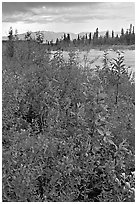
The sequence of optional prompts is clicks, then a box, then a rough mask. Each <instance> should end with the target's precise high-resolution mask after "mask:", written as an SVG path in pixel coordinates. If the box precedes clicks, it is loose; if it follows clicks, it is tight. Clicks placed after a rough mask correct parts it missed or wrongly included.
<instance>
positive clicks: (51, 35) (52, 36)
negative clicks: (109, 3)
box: [2, 31, 120, 42]
mask: <svg viewBox="0 0 137 204" xmlns="http://www.w3.org/2000/svg"><path fill="white" fill-rule="evenodd" d="M37 32H38V31H34V32H32V38H35V37H36V33H37ZM40 32H41V33H43V35H44V42H46V41H51V40H53V42H55V41H56V39H57V38H58V39H61V38H63V36H64V33H65V34H68V33H69V34H70V39H71V40H73V39H77V37H78V35H79V36H80V37H82V36H85V35H86V34H87V35H89V33H90V32H80V33H78V34H76V33H72V32H54V31H40ZM93 33H94V32H91V34H92V36H93ZM105 33H106V31H100V32H99V35H101V36H103V35H105ZM114 33H115V35H117V34H120V32H117V31H116V32H114ZM25 34H26V33H21V34H18V37H19V39H20V40H24V39H25ZM110 35H111V32H110ZM2 40H8V37H7V36H2Z"/></svg>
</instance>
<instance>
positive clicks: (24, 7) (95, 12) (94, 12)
mask: <svg viewBox="0 0 137 204" xmlns="http://www.w3.org/2000/svg"><path fill="white" fill-rule="evenodd" d="M134 7H135V5H134V3H133V2H131V3H130V2H123V3H121V2H120V3H119V2H3V3H2V21H3V25H7V24H8V23H9V24H15V23H16V24H17V23H19V22H21V25H22V24H24V26H25V24H26V25H28V24H30V27H31V24H37V25H38V24H39V25H43V24H46V26H47V25H49V24H50V25H51V27H52V25H54V27H55V24H56V28H57V27H61V24H67V25H70V24H73V25H74V24H75V27H78V26H80V25H82V23H83V24H86V25H88V24H89V25H90V24H91V22H92V21H93V22H94V23H96V22H97V23H98V24H99V25H102V24H103V23H104V26H106V25H107V24H106V22H108V21H109V22H111V23H110V24H114V20H115V24H118V23H119V22H122V23H124V22H125V24H126V23H127V22H131V23H133V24H134V18H135V11H134ZM110 24H109V25H110ZM121 26H123V25H121ZM69 27H70V26H69ZM72 29H74V26H73V28H72ZM70 31H72V30H70Z"/></svg>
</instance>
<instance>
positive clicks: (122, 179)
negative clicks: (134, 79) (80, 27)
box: [3, 41, 135, 202]
mask: <svg viewBox="0 0 137 204" xmlns="http://www.w3.org/2000/svg"><path fill="white" fill-rule="evenodd" d="M21 46H22V43H16V44H15V55H14V56H13V58H9V57H8V56H5V55H4V56H3V201H5V202H9V201H10V202H46V201H47V202H50V201H51V202H65V201H69V202H76V201H78V202H81V201H82V202H90V201H91V202H96V201H98V202H110V201H113V202H117V201H118V202H123V201H125V202H129V201H134V188H135V183H134V182H135V177H134V171H135V165H134V145H133V144H132V143H130V142H131V141H130V138H129V136H131V135H132V139H133V138H134V107H133V100H134V90H133V89H134V83H131V81H130V79H129V78H128V76H127V75H126V74H125V73H121V74H120V78H121V79H122V82H121V86H120V89H119V93H120V94H119V95H118V100H117V103H115V86H112V85H111V81H109V77H110V75H111V74H112V69H111V68H112V66H113V64H111V65H109V66H107V64H106V65H105V66H103V69H101V68H100V69H98V70H95V69H89V67H88V66H87V67H82V66H80V65H79V63H78V62H77V60H76V55H75V53H74V52H73V51H71V52H70V53H69V60H68V61H65V60H64V58H63V54H62V52H61V51H57V52H56V53H55V54H54V56H53V58H51V56H50V53H47V52H46V51H45V50H44V47H43V46H42V45H41V44H39V45H38V44H35V43H34V42H31V41H30V42H29V41H28V42H23V47H21ZM30 50H31V51H30ZM28 56H29V57H28ZM104 78H105V79H106V80H105V81H104ZM125 78H126V80H125ZM123 79H124V80H123ZM106 82H107V83H106ZM127 82H128V83H127ZM124 84H125V86H126V87H127V94H126V96H125V95H124V91H125V86H124ZM110 89H111V91H113V93H114V97H112V96H111V93H112V92H111V91H110ZM130 90H132V91H133V94H131V91H130ZM129 92H130V97H129ZM129 98H130V99H131V100H129ZM125 110H126V112H125ZM118 118H119V121H120V122H118ZM129 120H130V121H129ZM128 124H129V126H130V128H129V126H128ZM127 128H128V130H127ZM131 145H132V146H131Z"/></svg>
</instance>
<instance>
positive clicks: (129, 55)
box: [63, 49, 135, 72]
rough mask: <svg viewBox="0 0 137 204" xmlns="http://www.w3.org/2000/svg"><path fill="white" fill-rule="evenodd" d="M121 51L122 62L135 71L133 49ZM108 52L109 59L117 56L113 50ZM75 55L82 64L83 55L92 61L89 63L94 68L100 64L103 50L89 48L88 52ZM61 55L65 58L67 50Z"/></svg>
mask: <svg viewBox="0 0 137 204" xmlns="http://www.w3.org/2000/svg"><path fill="white" fill-rule="evenodd" d="M122 52H123V54H124V59H125V60H124V63H125V65H126V67H130V69H131V70H132V71H133V72H135V50H123V51H122ZM108 53H109V54H108V58H109V59H112V58H116V57H117V56H118V55H117V53H116V52H115V51H113V50H109V51H108ZM77 55H78V61H79V62H80V63H81V64H84V56H86V57H87V60H88V61H94V62H93V63H92V65H91V66H92V68H94V67H95V66H96V65H97V66H102V62H103V55H104V51H100V50H95V49H91V50H90V52H86V51H82V52H77ZM63 56H64V58H65V59H66V60H67V59H68V52H63Z"/></svg>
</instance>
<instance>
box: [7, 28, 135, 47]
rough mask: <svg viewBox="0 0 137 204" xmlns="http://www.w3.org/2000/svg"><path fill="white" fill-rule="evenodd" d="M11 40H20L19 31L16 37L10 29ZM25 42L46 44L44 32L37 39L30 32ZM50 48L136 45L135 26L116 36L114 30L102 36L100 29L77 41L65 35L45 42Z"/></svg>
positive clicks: (38, 34)
mask: <svg viewBox="0 0 137 204" xmlns="http://www.w3.org/2000/svg"><path fill="white" fill-rule="evenodd" d="M8 38H9V40H18V39H19V38H18V34H17V30H16V31H15V35H13V30H12V28H10V31H9V36H8ZM24 40H27V41H30V40H34V41H37V42H38V43H43V42H44V35H43V33H42V32H40V31H39V32H37V33H36V37H35V38H32V33H31V32H30V31H28V32H27V33H26V35H25V38H24ZM45 44H46V45H47V47H48V48H52V49H60V48H68V47H90V46H102V45H134V44H135V31H134V26H133V25H132V24H130V28H129V29H127V30H126V31H125V30H124V29H123V28H122V29H121V33H120V35H118V34H116V35H115V32H114V31H113V30H112V31H111V32H110V31H106V33H105V35H104V36H102V35H100V33H99V29H98V28H96V31H95V32H94V33H93V34H92V33H91V32H90V33H88V34H87V33H86V34H85V35H83V36H80V35H79V34H78V36H77V38H76V39H73V40H72V39H71V36H70V34H69V33H68V34H65V33H64V36H62V38H61V39H59V38H57V39H56V41H55V42H53V40H51V41H47V40H46V42H45Z"/></svg>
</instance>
